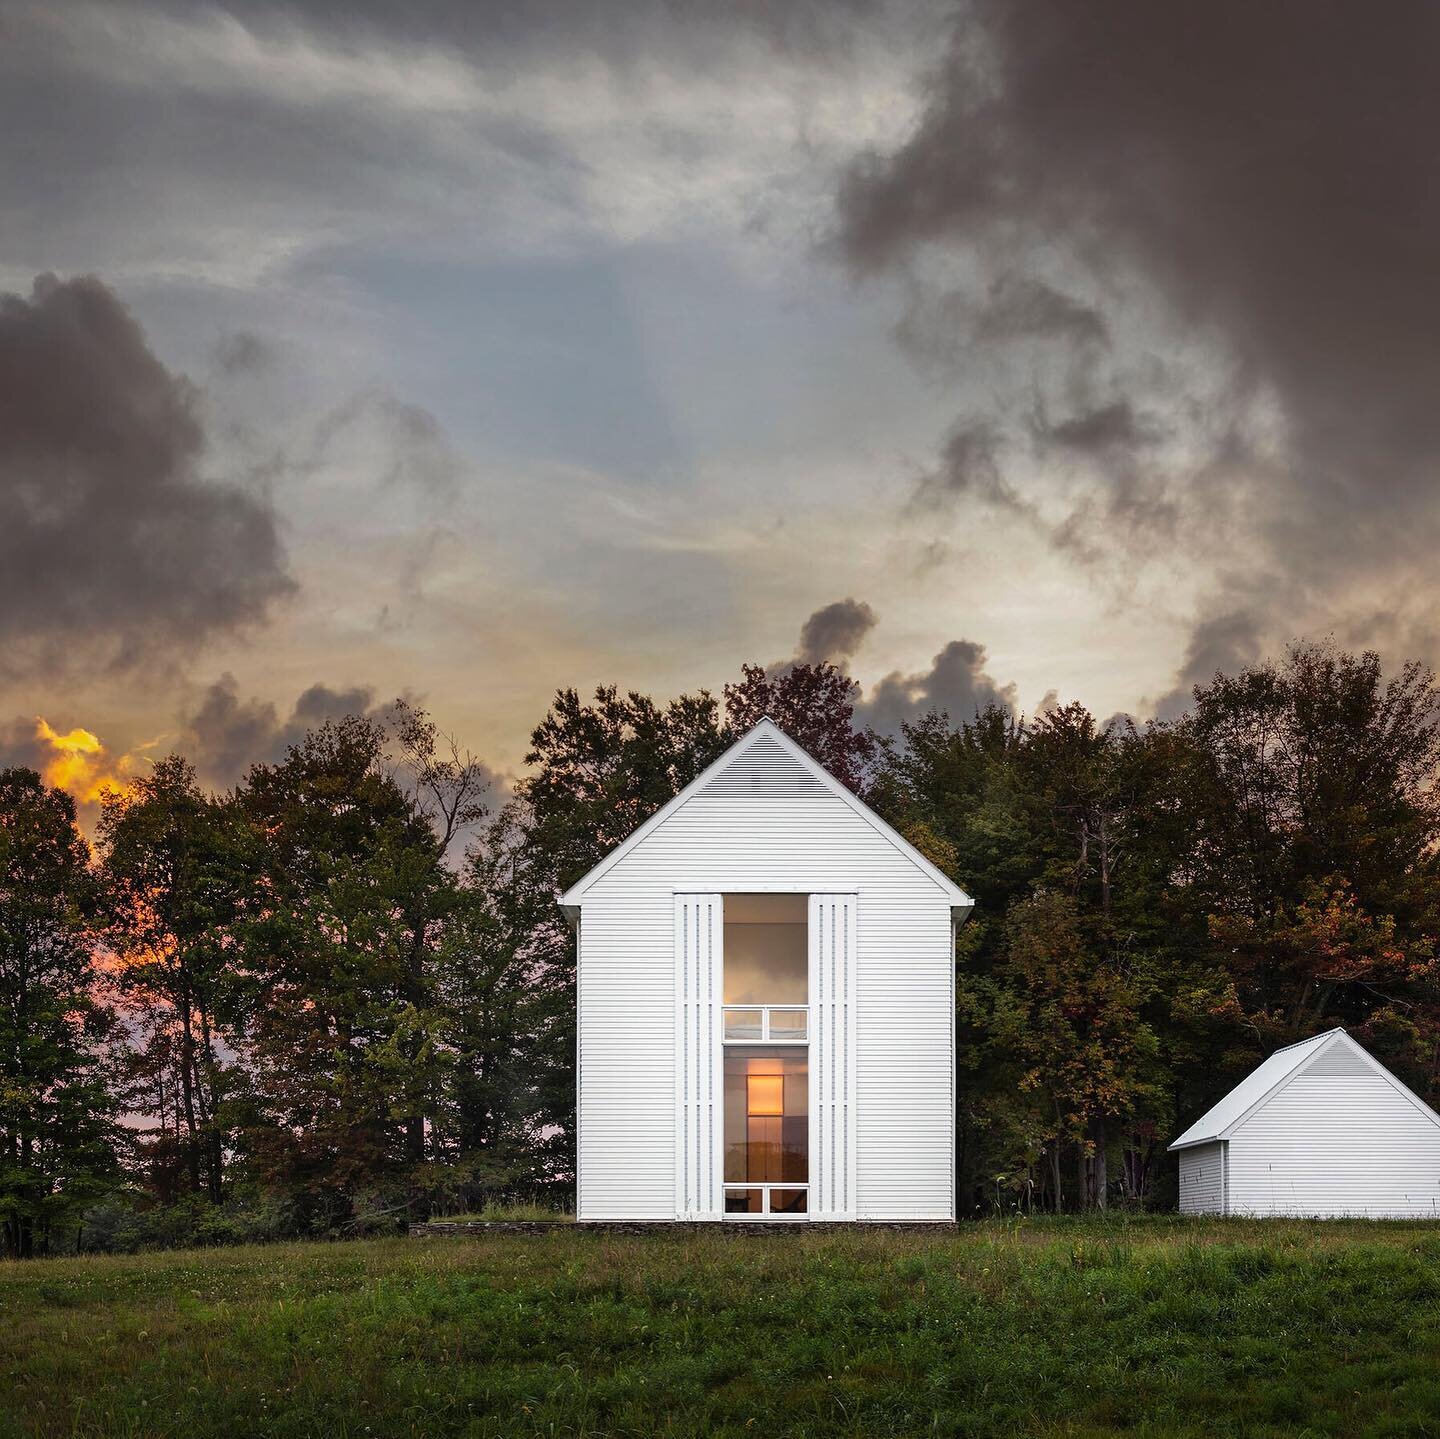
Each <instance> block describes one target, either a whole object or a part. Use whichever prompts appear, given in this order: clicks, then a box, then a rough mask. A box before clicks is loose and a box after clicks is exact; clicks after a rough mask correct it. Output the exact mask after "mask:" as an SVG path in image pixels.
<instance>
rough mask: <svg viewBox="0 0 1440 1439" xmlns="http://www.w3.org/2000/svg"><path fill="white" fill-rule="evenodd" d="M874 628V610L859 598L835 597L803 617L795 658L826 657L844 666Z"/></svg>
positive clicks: (806, 661) (816, 660) (810, 660)
mask: <svg viewBox="0 0 1440 1439" xmlns="http://www.w3.org/2000/svg"><path fill="white" fill-rule="evenodd" d="M874 628H875V611H874V610H873V609H871V608H870V606H869V605H867V604H866V603H865V602H864V601H863V600H855V599H843V600H836V601H835V603H834V604H829V605H826V606H824V608H823V609H818V610H816V611H815V613H814V614H813V615H811V616H810V618H809V619H808V620H806V621H805V623H804V625H803V626H802V627H801V630H800V645H799V647H798V648H797V650H796V651H795V658H796V659H797V660H798V661H799V662H800V663H801V664H806V665H818V664H822V663H825V662H826V661H828V662H829V663H831V664H836V665H839V666H841V668H844V666H845V664H846V662H847V661H848V660H849V659H850V658H851V657H852V656H853V655H854V653H855V651H856V650H858V649H859V648H860V646H861V645H862V644H863V643H864V641H865V636H866V635H868V634H869V633H870V631H871V630H873V629H874Z"/></svg>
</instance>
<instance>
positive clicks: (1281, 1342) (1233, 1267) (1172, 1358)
mask: <svg viewBox="0 0 1440 1439" xmlns="http://www.w3.org/2000/svg"><path fill="white" fill-rule="evenodd" d="M1116 1431H1124V1432H1127V1433H1138V1434H1147V1435H1161V1434H1164V1435H1171V1434H1194V1435H1199V1434H1207V1435H1211V1434H1237V1435H1238V1434H1244V1435H1267V1434H1287V1435H1293V1434H1317V1435H1318V1434H1327V1435H1328V1434H1334V1435H1362V1434H1377V1435H1382V1434H1383V1435H1422V1434H1423V1435H1429V1434H1440V1227H1434V1226H1425V1225H1410V1224H1374V1225H1366V1224H1359V1223H1356V1224H1348V1223H1339V1224H1303V1223H1290V1222H1271V1223H1255V1222H1247V1221H1235V1220H1230V1221H1213V1222H1212V1221H1199V1220H1197V1221H1182V1220H1179V1219H1140V1220H1131V1221H1128V1222H1126V1221H1116V1220H1111V1221H1109V1222H1105V1223H1097V1222H1089V1221H1079V1220H1076V1221H1068V1222H1067V1221H1064V1220H1049V1221H1044V1220H1037V1221H1030V1222H1025V1223H1019V1224H1013V1225H1006V1224H1002V1223H998V1222H997V1223H994V1224H982V1225H976V1226H974V1227H971V1228H966V1229H964V1230H962V1231H961V1232H960V1233H959V1234H958V1235H945V1236H935V1237H927V1236H924V1235H912V1234H891V1233H884V1232H872V1233H856V1234H853V1235H851V1234H840V1235H834V1234H813V1235H806V1234H785V1235H779V1236H774V1237H770V1236H761V1237H750V1236H745V1235H738V1234H724V1233H720V1234H714V1235H705V1236H702V1237H699V1238H694V1237H688V1236H687V1237H680V1236H669V1237H667V1236H664V1235H657V1236H655V1237H637V1238H629V1237H615V1236H604V1235H597V1234H589V1233H584V1232H576V1231H575V1230H567V1229H560V1230H558V1232H556V1233H554V1234H545V1235H540V1236H534V1237H531V1236H515V1235H490V1236H485V1237H479V1238H463V1239H432V1240H403V1239H395V1240H380V1241H369V1242H358V1243H351V1244H336V1245H313V1244H312V1245H304V1244H292V1245H276V1246H273V1247H266V1248H246V1249H222V1250H208V1251H188V1252H184V1253H171V1254H152V1255H141V1256H136V1257H123V1258H122V1257H117V1258H94V1259H68V1260H53V1261H38V1262H32V1263H28V1264H12V1265H9V1266H0V1435H4V1436H6V1439H9V1436H14V1435H39V1434H43V1435H67V1436H68V1435H102V1434H103V1435H112V1434H123V1435H174V1436H177V1439H179V1436H186V1439H196V1436H212V1435H225V1436H248V1435H317V1436H320V1435H323V1436H336V1439H341V1436H366V1435H369V1436H377V1435H424V1436H430V1435H462V1434H463V1435H476V1436H479V1435H487V1436H488V1435H495V1436H502V1435H503V1436H528V1435H544V1436H559V1435H587V1436H600V1435H653V1434H671V1435H737V1436H738V1435H745V1436H773V1435H853V1436H860V1435H864V1436H881V1435H892V1434H956V1435H985V1436H990V1435H994V1436H1000V1435H1005V1436H1013V1435H1017V1434H1025V1435H1029V1434H1044V1435H1059V1434H1067V1435H1095V1434H1106V1433H1112V1432H1116Z"/></svg>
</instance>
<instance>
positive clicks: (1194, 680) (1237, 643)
mask: <svg viewBox="0 0 1440 1439" xmlns="http://www.w3.org/2000/svg"><path fill="white" fill-rule="evenodd" d="M1261 647H1262V640H1261V626H1260V622H1259V620H1258V619H1257V617H1256V616H1255V615H1253V614H1251V613H1248V612H1247V611H1245V610H1232V611H1231V612H1229V613H1228V614H1220V615H1215V616H1213V617H1212V618H1210V619H1207V620H1204V621H1203V622H1202V623H1200V624H1198V625H1196V627H1195V630H1194V632H1193V633H1192V634H1191V636H1190V643H1189V644H1188V645H1187V646H1186V649H1185V658H1184V659H1183V660H1182V661H1181V664H1180V668H1179V671H1178V672H1177V673H1176V676H1175V685H1174V688H1173V689H1171V690H1170V691H1169V692H1168V693H1167V694H1164V695H1162V696H1161V697H1160V699H1159V700H1158V701H1156V704H1155V718H1156V719H1162V720H1171V719H1175V718H1177V717H1178V716H1180V715H1182V714H1184V713H1185V711H1186V710H1188V709H1189V708H1190V702H1191V700H1192V698H1193V696H1194V691H1195V687H1196V686H1197V685H1206V684H1208V683H1209V682H1210V681H1211V680H1213V679H1214V678H1215V676H1216V675H1217V674H1235V673H1236V672H1237V671H1238V670H1240V669H1242V668H1243V667H1244V666H1245V665H1247V664H1250V663H1252V662H1253V661H1254V660H1255V659H1257V658H1258V657H1259V655H1260V652H1261Z"/></svg>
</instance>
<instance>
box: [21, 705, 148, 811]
mask: <svg viewBox="0 0 1440 1439" xmlns="http://www.w3.org/2000/svg"><path fill="white" fill-rule="evenodd" d="M35 738H36V739H38V740H39V741H40V743H41V744H42V745H43V746H44V747H45V749H46V751H47V752H48V754H49V758H48V759H47V760H46V761H45V763H44V768H43V770H42V775H43V778H44V780H45V783H46V784H49V785H54V786H55V788H56V789H63V790H68V791H69V792H70V794H71V795H72V796H73V797H74V799H75V801H76V803H77V804H99V803H100V799H101V797H102V796H103V795H104V794H105V792H106V791H107V790H116V791H119V792H120V793H124V791H126V790H127V789H129V788H130V783H131V782H130V778H129V777H130V774H131V772H132V770H133V767H134V763H135V756H134V755H131V754H125V755H121V756H120V757H119V758H118V759H115V758H112V756H111V755H110V753H109V751H108V750H107V749H106V748H105V745H104V742H103V741H102V740H101V739H100V737H99V736H98V735H96V734H92V733H91V732H90V731H89V730H88V729H81V728H79V727H78V726H77V727H76V728H75V729H72V730H71V731H70V732H69V733H68V734H61V733H60V732H59V731H58V730H57V729H55V728H54V727H53V726H52V725H51V724H50V723H49V721H48V720H46V719H44V718H43V717H41V718H37V719H36V721H35Z"/></svg>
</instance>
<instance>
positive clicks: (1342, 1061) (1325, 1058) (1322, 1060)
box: [1305, 1044, 1375, 1079]
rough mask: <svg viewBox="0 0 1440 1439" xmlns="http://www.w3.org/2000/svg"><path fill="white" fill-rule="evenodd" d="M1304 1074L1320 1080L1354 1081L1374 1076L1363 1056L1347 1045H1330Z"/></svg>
mask: <svg viewBox="0 0 1440 1439" xmlns="http://www.w3.org/2000/svg"><path fill="white" fill-rule="evenodd" d="M1305 1073H1306V1074H1312V1075H1318V1076H1320V1078H1322V1079H1354V1078H1356V1077H1358V1076H1362V1075H1367V1074H1374V1073H1375V1070H1374V1068H1373V1067H1372V1066H1371V1065H1369V1064H1366V1062H1365V1058H1364V1056H1363V1055H1361V1054H1358V1053H1356V1051H1355V1050H1353V1049H1351V1048H1350V1046H1349V1045H1348V1044H1332V1045H1331V1046H1330V1048H1329V1049H1327V1050H1326V1051H1325V1052H1324V1053H1323V1054H1317V1055H1316V1056H1315V1058H1314V1059H1312V1060H1311V1061H1310V1063H1309V1065H1307V1066H1306V1069H1305Z"/></svg>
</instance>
